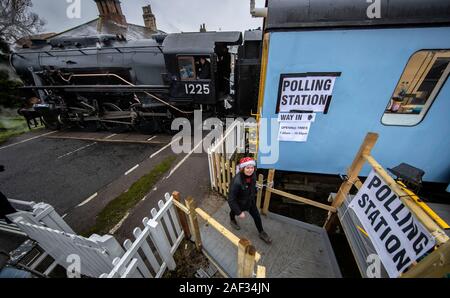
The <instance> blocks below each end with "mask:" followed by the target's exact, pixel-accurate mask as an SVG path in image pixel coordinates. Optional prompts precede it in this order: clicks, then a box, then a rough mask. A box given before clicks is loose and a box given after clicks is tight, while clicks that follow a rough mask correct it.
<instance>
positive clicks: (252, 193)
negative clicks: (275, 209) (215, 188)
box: [228, 157, 272, 244]
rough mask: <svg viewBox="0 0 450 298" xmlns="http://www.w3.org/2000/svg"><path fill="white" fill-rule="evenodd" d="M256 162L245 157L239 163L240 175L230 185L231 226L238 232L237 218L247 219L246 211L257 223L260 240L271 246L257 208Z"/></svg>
mask: <svg viewBox="0 0 450 298" xmlns="http://www.w3.org/2000/svg"><path fill="white" fill-rule="evenodd" d="M255 167H256V162H255V160H254V159H252V158H250V157H245V158H243V159H241V160H240V162H239V170H240V171H239V173H238V174H237V175H236V176H235V177H234V178H233V180H232V181H231V183H230V192H229V193H228V204H229V205H230V208H231V212H230V221H231V226H232V227H233V228H235V229H236V230H240V229H241V227H240V226H239V224H238V223H237V221H236V216H238V217H239V218H241V219H244V218H245V217H246V215H245V213H244V212H245V211H248V213H250V215H251V216H252V217H253V220H254V221H255V224H256V228H257V229H258V232H259V238H261V239H262V240H263V241H264V242H266V243H268V244H270V243H272V239H270V237H269V235H267V233H266V232H265V231H264V229H263V226H262V222H261V216H260V215H259V211H258V208H257V207H256V173H255Z"/></svg>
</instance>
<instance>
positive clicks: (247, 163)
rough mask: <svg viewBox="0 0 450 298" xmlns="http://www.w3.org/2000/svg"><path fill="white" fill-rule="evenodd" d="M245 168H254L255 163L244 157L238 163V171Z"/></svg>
mask: <svg viewBox="0 0 450 298" xmlns="http://www.w3.org/2000/svg"><path fill="white" fill-rule="evenodd" d="M247 166H254V167H256V161H255V160H254V159H253V158H251V157H244V158H242V159H241V160H240V161H239V169H243V168H245V167H247Z"/></svg>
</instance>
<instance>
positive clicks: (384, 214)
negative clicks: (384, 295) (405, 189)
mask: <svg viewBox="0 0 450 298" xmlns="http://www.w3.org/2000/svg"><path fill="white" fill-rule="evenodd" d="M349 208H351V209H352V210H353V211H354V212H355V214H356V215H357V217H358V219H359V221H360V222H361V224H362V226H363V228H364V229H365V231H366V232H367V233H368V235H369V238H370V240H371V242H372V243H373V246H374V248H375V250H376V252H377V254H378V256H379V257H380V259H381V262H382V263H383V265H384V267H385V269H386V271H387V273H388V274H389V276H390V277H398V276H399V275H400V274H401V273H402V272H404V271H405V269H407V268H408V267H409V266H410V265H411V264H412V263H413V262H414V261H416V260H417V259H418V258H420V257H422V256H423V255H424V254H425V253H426V252H427V251H429V250H430V249H431V248H433V247H434V245H435V240H434V238H433V236H432V235H431V234H430V233H429V232H428V231H427V230H426V229H425V228H424V227H423V225H422V224H421V223H420V222H419V221H418V220H417V219H416V218H415V217H414V215H413V214H412V213H411V211H410V210H409V209H408V208H407V207H406V206H405V205H404V204H403V203H402V201H401V200H400V199H399V197H398V196H397V195H396V194H395V193H394V192H393V191H392V190H391V189H390V188H389V186H388V185H387V184H386V183H385V182H384V181H383V179H381V178H380V177H379V176H378V175H377V174H376V173H375V172H374V171H372V172H371V173H370V175H369V177H367V179H366V181H365V183H364V184H363V186H362V187H361V189H360V190H359V191H358V194H357V195H356V196H355V197H354V198H353V200H352V202H351V203H350V205H349Z"/></svg>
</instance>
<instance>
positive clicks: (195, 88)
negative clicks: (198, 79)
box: [184, 84, 210, 95]
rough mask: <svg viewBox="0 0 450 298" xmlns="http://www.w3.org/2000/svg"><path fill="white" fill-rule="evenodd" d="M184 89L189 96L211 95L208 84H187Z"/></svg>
mask: <svg viewBox="0 0 450 298" xmlns="http://www.w3.org/2000/svg"><path fill="white" fill-rule="evenodd" d="M184 89H185V91H186V94H188V95H196V94H198V95H208V94H209V93H210V89H209V85H208V84H186V85H184Z"/></svg>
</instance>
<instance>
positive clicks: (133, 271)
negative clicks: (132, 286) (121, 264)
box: [121, 258, 143, 278]
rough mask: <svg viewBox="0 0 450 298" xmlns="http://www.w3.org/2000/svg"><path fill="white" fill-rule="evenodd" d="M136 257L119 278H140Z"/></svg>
mask: <svg viewBox="0 0 450 298" xmlns="http://www.w3.org/2000/svg"><path fill="white" fill-rule="evenodd" d="M137 267H138V259H136V258H134V259H132V260H131V262H130V264H129V265H128V267H127V268H126V270H125V272H124V273H123V275H122V276H121V278H142V277H143V276H142V275H141V274H140V273H139V271H138V270H137Z"/></svg>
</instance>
